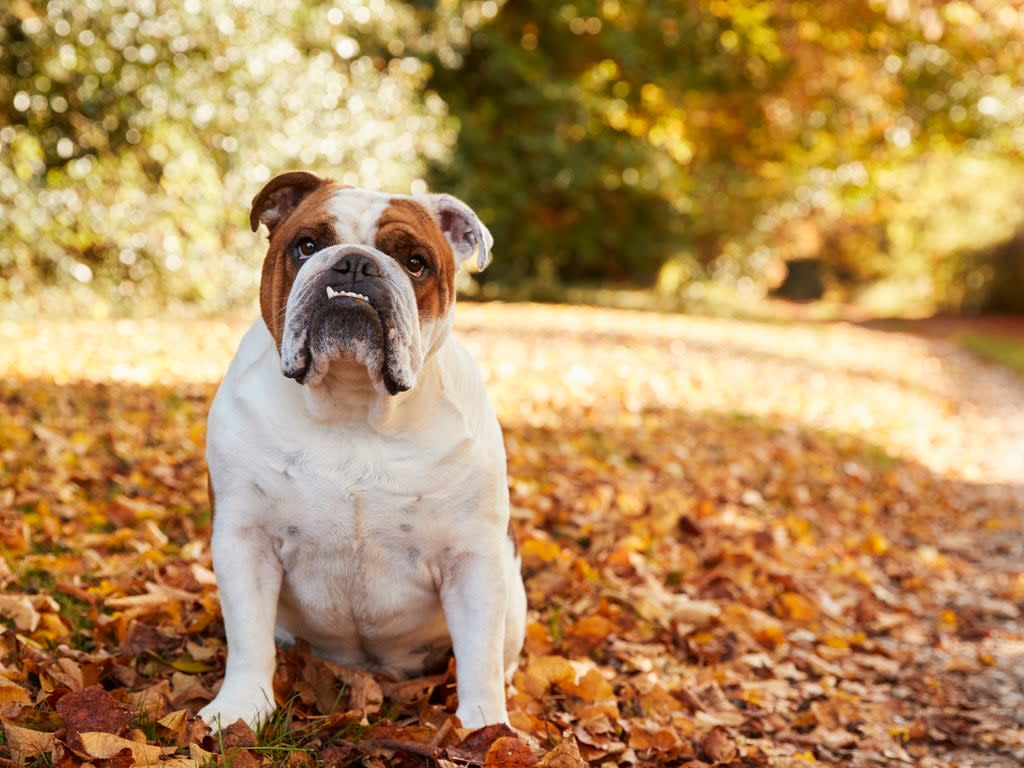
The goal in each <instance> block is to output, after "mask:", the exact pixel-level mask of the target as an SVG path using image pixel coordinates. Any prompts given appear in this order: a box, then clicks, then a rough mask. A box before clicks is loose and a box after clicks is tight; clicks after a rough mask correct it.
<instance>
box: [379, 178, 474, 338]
mask: <svg viewBox="0 0 1024 768" xmlns="http://www.w3.org/2000/svg"><path fill="white" fill-rule="evenodd" d="M374 246H375V247H376V248H377V249H378V250H380V251H383V252H384V253H386V254H388V255H389V256H391V257H392V258H394V259H396V260H397V261H398V263H399V264H401V265H402V266H403V268H404V266H405V261H406V259H408V258H409V257H410V256H412V255H413V254H414V253H415V254H419V255H421V256H423V257H424V258H425V259H426V260H427V263H428V265H429V272H428V273H427V274H426V275H424V276H423V277H421V278H415V277H414V278H413V279H412V284H413V288H414V289H415V291H416V306H417V307H418V308H419V315H420V319H421V320H435V319H438V318H442V317H445V316H447V314H448V311H449V310H450V309H451V306H452V302H453V301H454V300H455V256H454V255H453V254H452V249H451V247H450V246H449V245H448V241H447V240H445V238H444V234H443V233H442V232H441V228H440V227H439V226H438V225H437V222H436V221H435V220H434V217H433V216H432V215H431V213H430V211H428V210H427V209H426V208H424V207H423V206H422V205H420V204H419V203H417V202H416V201H414V200H406V199H401V198H395V199H393V200H392V201H391V204H390V205H388V207H387V208H385V209H384V212H383V213H382V214H381V216H380V219H379V221H378V222H377V239H376V241H375V242H374Z"/></svg>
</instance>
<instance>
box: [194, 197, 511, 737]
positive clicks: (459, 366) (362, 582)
mask: <svg viewBox="0 0 1024 768" xmlns="http://www.w3.org/2000/svg"><path fill="white" fill-rule="evenodd" d="M346 192H347V193H348V194H351V191H347V190H346ZM348 194H346V196H345V197H346V201H347V202H345V203H344V204H342V203H340V202H339V210H338V211H337V215H338V216H339V220H340V221H344V222H347V224H346V226H349V227H350V228H351V230H350V232H348V233H346V234H347V237H351V238H352V241H353V242H363V243H372V231H370V230H369V229H367V226H368V225H367V222H369V221H370V220H371V219H372V220H373V221H375V220H376V216H379V213H380V211H379V210H377V206H376V205H374V204H372V201H373V199H374V198H373V196H371V195H367V196H366V197H365V198H362V197H360V196H359V195H355V196H353V198H352V200H348ZM360 201H362V203H365V205H363V206H362V207H361V205H362V203H360ZM347 237H346V239H347ZM305 268H306V267H304V268H303V269H305ZM301 272H302V270H300V274H301ZM299 285H300V283H299V281H297V282H296V287H297V288H298V287H299ZM300 289H301V288H300ZM293 293H294V289H293ZM413 309H415V305H413ZM412 323H413V325H414V326H417V329H418V331H419V333H421V334H422V339H421V341H420V343H419V347H420V349H422V350H423V354H424V355H425V359H423V360H422V363H421V364H420V365H417V367H418V370H417V371H416V385H415V387H413V388H412V389H410V390H409V391H406V392H402V393H400V394H398V395H395V396H388V395H387V394H386V393H384V392H382V391H381V389H380V388H379V387H378V386H375V385H374V382H373V381H371V378H370V376H369V375H368V374H367V370H366V368H365V367H364V366H363V365H361V364H360V363H358V362H357V361H355V360H352V359H343V358H339V359H335V360H333V361H331V363H330V366H329V368H328V369H327V370H326V371H325V372H323V373H322V375H321V376H319V378H318V379H317V380H316V381H314V382H312V383H310V384H309V385H307V386H303V385H299V384H297V383H296V382H294V381H292V380H290V379H287V378H285V377H284V376H283V375H282V373H281V360H280V358H279V356H278V352H277V349H276V346H275V344H274V341H273V339H272V338H271V336H270V334H269V332H268V331H267V329H266V326H265V325H264V323H263V321H262V320H260V321H258V322H257V323H255V324H254V325H253V326H252V328H250V329H249V331H248V333H246V335H245V337H244V338H243V339H242V342H241V344H240V346H239V349H238V352H237V354H236V356H235V359H234V360H233V361H232V363H231V367H230V369H229V370H228V373H227V376H226V377H225V379H224V381H223V383H222V384H221V387H220V389H219V390H218V392H217V395H216V397H215V399H214V402H213V405H212V407H211V410H210V417H209V428H208V440H207V458H208V462H209V468H210V475H211V479H212V485H213V490H214V493H215V499H216V513H215V519H214V532H213V542H212V548H213V558H214V567H215V570H216V573H217V579H218V584H219V586H220V592H221V603H222V607H223V613H224V624H225V629H226V633H227V640H228V662H227V672H226V676H225V680H224V683H223V685H222V687H221V689H220V692H219V693H218V695H217V697H216V698H215V699H214V700H213V701H212V702H211V703H210V704H209V705H207V706H206V707H204V708H203V709H202V710H201V711H200V713H199V714H200V716H202V717H203V719H204V720H206V722H207V723H210V724H213V725H216V726H221V727H226V726H227V725H229V724H230V723H232V722H234V721H235V720H237V719H239V718H242V719H244V720H246V721H247V722H249V723H250V724H253V725H255V724H256V723H258V722H259V721H261V720H263V719H264V718H265V717H266V716H267V715H269V713H270V712H272V711H273V709H274V706H275V705H274V696H273V687H272V681H273V674H274V665H275V647H274V636H275V633H276V634H277V635H278V636H279V637H280V638H282V639H285V640H287V639H291V638H295V637H301V638H303V639H305V640H307V641H308V642H309V643H310V645H311V647H312V648H313V650H314V652H315V653H317V654H319V655H321V656H323V657H326V658H329V659H332V660H334V661H336V662H339V663H341V664H346V665H353V666H361V667H365V668H369V669H371V670H375V671H379V672H382V673H385V674H388V675H391V676H393V677H402V676H407V675H410V674H416V673H418V672H419V670H420V668H421V666H422V663H423V661H424V660H425V659H424V657H425V656H426V655H428V653H433V652H434V651H436V650H437V648H438V646H439V645H441V644H443V643H445V642H447V640H448V638H449V636H450V638H451V642H452V645H453V647H454V651H455V657H456V662H457V665H458V694H459V708H458V711H457V713H456V714H457V715H458V717H459V719H460V720H461V721H462V723H463V725H464V726H466V727H478V726H482V725H484V724H487V723H496V722H507V721H508V714H507V710H506V706H505V692H504V680H505V675H506V674H507V673H509V672H511V670H512V669H514V667H515V664H516V661H517V659H518V655H519V651H520V649H521V647H522V642H523V634H524V627H525V611H526V597H525V592H524V589H523V582H522V578H521V576H520V573H519V561H518V558H517V557H516V556H515V554H514V546H513V544H512V542H511V541H510V540H509V538H508V537H507V535H506V532H507V526H508V521H509V508H508V491H507V480H506V474H505V472H506V470H505V451H504V446H503V443H502V438H501V430H500V427H499V426H498V422H497V419H496V417H495V415H494V412H493V410H492V409H491V406H490V404H489V403H488V400H487V396H486V393H485V391H484V386H483V381H482V378H481V376H480V373H479V370H478V368H477V366H476V363H475V362H474V361H473V360H472V358H471V357H470V355H469V353H468V352H467V351H466V349H465V348H464V347H463V346H462V344H460V343H459V342H458V341H457V340H456V339H455V338H454V337H453V336H452V335H450V333H449V332H448V331H449V325H450V318H446V319H444V320H443V321H435V322H433V323H428V324H426V325H425V327H424V328H422V329H419V328H418V324H417V320H416V319H415V317H414V318H412ZM286 339H287V334H286ZM419 362H420V361H417V363H419Z"/></svg>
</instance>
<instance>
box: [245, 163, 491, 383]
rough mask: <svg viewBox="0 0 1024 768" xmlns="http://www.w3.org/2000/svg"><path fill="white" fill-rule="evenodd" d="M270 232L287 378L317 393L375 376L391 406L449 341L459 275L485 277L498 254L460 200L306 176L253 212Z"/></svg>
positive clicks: (267, 287)
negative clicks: (345, 368) (327, 381)
mask: <svg viewBox="0 0 1024 768" xmlns="http://www.w3.org/2000/svg"><path fill="white" fill-rule="evenodd" d="M249 221H250V224H251V225H252V228H253V231H255V230H257V229H258V228H259V225H260V224H261V223H262V224H265V225H266V226H267V229H268V230H269V231H270V243H269V247H268V249H267V255H266V258H265V260H264V262H263V280H262V286H261V289H260V309H261V312H262V314H263V319H264V322H265V323H266V325H267V328H268V329H269V331H270V333H271V335H272V336H273V338H274V341H275V342H276V344H277V348H278V351H279V353H280V355H281V371H282V373H283V374H284V375H285V376H288V377H290V378H293V379H295V380H296V381H298V382H299V383H301V384H307V385H313V384H317V383H318V382H320V381H321V380H322V379H323V378H324V376H325V375H326V374H327V371H328V369H329V368H330V365H331V363H332V362H334V361H337V360H349V361H355V362H356V363H358V364H360V365H363V366H365V368H366V370H367V373H368V374H369V377H370V381H371V382H372V383H373V385H374V386H375V387H376V388H378V389H379V390H380V391H382V392H387V393H388V394H390V395H394V394H397V393H399V392H402V391H405V390H407V389H410V388H412V387H413V386H414V385H415V383H416V375H417V373H418V372H419V370H420V368H421V366H422V365H423V361H424V359H426V357H427V356H429V355H430V354H431V353H432V352H433V351H434V350H435V349H437V348H438V347H439V346H440V344H441V342H443V341H444V338H445V336H446V335H447V333H448V329H449V326H450V322H451V312H452V306H453V304H454V302H455V275H456V273H457V271H458V269H459V268H460V267H461V266H462V264H464V263H465V262H467V261H469V260H470V259H471V258H472V257H474V256H475V257H476V259H475V261H476V264H477V267H478V268H480V269H482V268H483V267H484V266H486V264H487V261H488V259H489V253H490V248H491V245H492V243H493V239H492V237H491V233H490V232H489V231H488V230H487V228H486V227H485V226H484V225H483V224H482V223H481V222H480V220H479V218H478V217H477V215H476V214H475V213H474V212H473V211H472V210H471V209H470V208H469V206H467V205H466V204H465V203H463V202H462V201H460V200H458V199H457V198H454V197H452V196H451V195H417V196H411V197H410V196H405V195H387V194H383V193H380V192H372V191H368V190H364V189H355V188H352V187H344V186H341V185H339V184H337V183H336V182H334V181H331V180H329V179H322V178H320V177H318V176H315V175H313V174H311V173H306V172H303V171H295V172H291V173H285V174H282V175H280V176H277V177H276V178H274V179H272V180H271V181H270V182H269V183H268V184H267V185H266V186H265V187H264V188H263V189H262V190H261V191H260V193H259V194H258V195H256V197H255V199H254V200H253V205H252V212H251V214H250V218H249Z"/></svg>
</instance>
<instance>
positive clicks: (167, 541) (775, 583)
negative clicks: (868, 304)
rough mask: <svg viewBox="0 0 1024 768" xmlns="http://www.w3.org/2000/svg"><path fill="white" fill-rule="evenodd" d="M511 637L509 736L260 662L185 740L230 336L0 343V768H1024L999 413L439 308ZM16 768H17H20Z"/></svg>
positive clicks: (562, 318)
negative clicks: (227, 703)
mask: <svg viewBox="0 0 1024 768" xmlns="http://www.w3.org/2000/svg"><path fill="white" fill-rule="evenodd" d="M457 325H458V327H459V328H460V331H461V336H462V338H463V339H464V341H465V342H466V343H467V345H468V346H469V347H470V349H471V351H472V352H473V353H474V354H475V355H476V356H477V358H478V359H479V360H480V362H481V365H482V367H483V370H484V375H485V378H486V380H487V384H488V389H489V390H490V392H491V395H492V398H493V400H494V402H495V405H496V407H497V410H498V413H499V417H500V419H501V421H502V424H503V426H504V429H505V435H506V441H507V445H508V455H509V470H510V492H511V499H512V505H513V517H514V523H515V526H516V533H517V537H518V540H519V544H520V551H521V553H522V556H523V570H524V575H525V578H526V584H527V590H528V595H529V602H530V606H531V608H530V614H529V623H528V629H527V641H526V647H525V649H524V653H523V657H522V662H521V664H520V667H519V669H518V671H517V672H516V674H515V677H514V679H513V683H512V686H511V689H510V691H509V702H510V716H511V721H512V728H511V729H509V728H507V727H505V726H489V727H488V728H485V729H480V730H479V731H476V732H466V731H464V730H463V729H461V727H460V726H459V724H458V722H457V721H456V720H455V719H454V717H453V714H452V713H453V712H454V711H455V707H456V704H457V702H456V700H455V688H454V679H455V670H454V664H453V663H451V662H450V663H449V667H448V670H447V671H445V672H443V673H441V674H437V675H434V676H431V677H425V678H421V679H417V680H411V681H389V680H386V679H382V678H376V677H374V676H372V675H369V674H367V673H364V672H360V671H359V670H351V669H345V668H342V667H338V666H337V665H334V664H330V663H327V662H323V661H319V660H316V659H314V658H311V657H310V655H309V652H308V649H307V648H305V647H304V646H303V645H302V644H299V645H297V646H295V647H293V648H286V649H280V650H279V658H278V661H279V663H278V671H277V676H276V679H275V694H276V696H277V698H278V700H279V703H280V704H281V705H282V706H281V708H280V709H279V711H278V713H277V714H276V715H275V717H274V718H273V720H272V721H271V722H270V723H268V724H267V725H266V726H264V727H263V728H261V730H260V733H259V734H254V733H252V731H251V730H250V729H248V728H247V727H246V726H244V725H242V724H236V725H233V726H231V727H229V728H228V729H226V731H224V732H223V733H221V734H220V735H219V736H213V735H211V734H210V733H209V732H208V730H207V729H206V728H205V727H204V725H203V724H202V723H201V722H198V721H196V720H195V719H194V716H193V713H194V712H195V711H196V710H197V709H198V708H200V707H201V706H202V705H203V704H204V703H205V702H207V701H209V699H210V698H211V697H212V696H213V694H214V692H215V690H216V687H217V685H219V681H220V679H221V677H222V674H223V663H224V656H225V648H224V641H223V627H222V625H221V622H220V618H219V609H218V605H217V599H216V582H215V579H214V577H213V574H212V572H211V570H210V568H211V566H210V556H209V548H208V537H209V526H210V513H209V506H208V502H207V500H206V489H205V465H204V462H203V458H202V445H203V441H204V438H205V413H206V409H207V407H208V404H209V401H210V398H211V397H212V394H213V391H214V389H215V387H216V383H217V379H218V377H219V376H220V375H221V373H222V372H223V370H224V369H225V368H226V365H227V362H228V360H229V359H230V356H231V354H232V352H233V348H234V345H235V344H236V343H237V339H238V338H239V336H240V334H241V333H242V331H243V330H244V324H242V323H239V322H235V321H210V320H192V321H190V324H189V326H188V330H187V332H185V333H183V332H182V326H181V323H180V322H173V321H170V320H146V321H119V322H81V323H75V324H62V323H58V322H56V321H41V322H34V323H32V324H28V323H26V324H14V323H6V324H5V325H4V331H5V338H7V339H9V340H10V341H9V343H8V344H7V345H5V346H4V348H3V349H0V388H2V390H3V392H2V394H3V402H4V408H3V409H2V410H0V546H2V547H3V550H4V554H5V558H4V559H3V560H2V561H0V580H2V582H3V586H4V590H3V594H2V595H0V626H2V630H3V631H2V634H0V651H2V658H0V664H2V667H0V721H2V724H3V736H4V742H5V746H4V747H3V754H4V755H5V757H2V758H0V759H2V760H3V761H4V762H5V763H9V764H13V763H14V762H17V763H19V764H31V765H44V764H46V765H54V766H72V765H81V764H86V763H88V764H92V765H97V766H104V767H106V766H111V767H115V766H116V767H117V768H120V767H121V766H124V767H125V768H127V767H128V766H133V765H165V766H167V767H168V768H179V767H180V768H194V767H197V766H203V765H207V764H210V763H213V764H217V765H225V766H227V765H231V766H246V767H247V768H248V767H250V766H251V767H253V768H255V767H256V766H268V765H275V766H276V765H281V766H289V768H298V767H299V766H315V765H338V766H346V765H363V766H390V765H394V766H420V765H425V764H433V765H439V766H494V767H495V768H500V767H504V768H511V767H514V766H549V767H552V768H553V767H555V766H557V767H558V768H568V767H575V766H581V765H594V766H627V768H628V767H629V766H637V767H647V766H673V765H679V766H704V765H726V766H760V765H764V766H800V765H807V764H808V763H815V762H817V763H823V764H829V765H855V766H899V765H907V766H911V765H913V766H953V765H977V766H1003V765H1006V766H1009V765H1018V764H1020V761H1021V760H1022V759H1024V732H1022V726H1021V720H1022V718H1024V716H1022V714H1021V713H1022V712H1024V626H1022V616H1021V604H1022V602H1024V536H1022V530H1021V529H1022V527H1024V524H1022V515H1024V502H1022V495H1024V490H1022V485H1021V478H1024V387H1022V386H1021V384H1020V382H1019V380H1016V379H1014V378H1012V377H1011V376H1010V375H1009V374H1007V373H1005V372H1003V371H1001V370H998V369H995V368H993V367H991V366H986V365H983V364H981V363H979V362H977V361H975V360H973V359H972V358H970V357H968V356H966V355H964V354H962V353H960V352H958V351H957V350H955V349H954V348H953V347H951V346H948V345H946V344H944V343H943V342H938V341H923V340H921V339H915V338H913V337H910V336H904V335H897V334H885V333H881V332H877V331H868V330H865V329H861V328H856V327H853V326H848V325H842V324H837V325H819V326H812V325H778V326H776V325H758V324H752V323H744V322H739V321H730V320H711V319H697V318H686V317H669V316H664V315H655V314H643V313H628V312H613V311H605V310H596V309H586V308H556V307H537V306H506V305H486V306H474V305H467V306H462V307H460V309H459V319H458V323H457ZM40 761H41V762H40Z"/></svg>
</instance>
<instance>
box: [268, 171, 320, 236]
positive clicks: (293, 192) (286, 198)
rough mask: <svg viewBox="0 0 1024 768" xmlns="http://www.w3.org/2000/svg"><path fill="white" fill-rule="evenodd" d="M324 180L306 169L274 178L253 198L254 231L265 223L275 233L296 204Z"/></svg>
mask: <svg viewBox="0 0 1024 768" xmlns="http://www.w3.org/2000/svg"><path fill="white" fill-rule="evenodd" d="M324 181H325V179H321V178H320V177H319V176H316V175H314V174H312V173H307V172H306V171H289V172H288V173H282V174H280V175H279V176H275V177H274V178H272V179H271V180H270V181H268V182H267V184H266V186H264V187H263V189H261V190H260V191H259V194H257V195H256V197H254V198H253V199H252V211H251V212H250V213H249V226H250V227H252V231H253V232H255V231H256V230H257V229H259V228H260V223H263V224H266V225H267V229H268V230H270V233H271V234H273V233H274V230H275V229H276V228H277V225H278V224H280V223H281V222H282V221H284V220H285V219H287V218H288V214H290V213H291V212H292V211H294V210H295V206H297V205H298V204H299V203H301V202H302V199H303V198H304V197H306V195H308V194H309V193H310V192H312V191H313V190H314V189H316V188H317V187H319V186H320V185H321V184H323V183H324Z"/></svg>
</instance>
